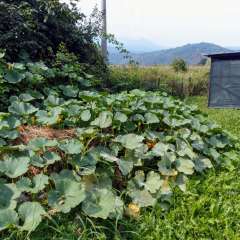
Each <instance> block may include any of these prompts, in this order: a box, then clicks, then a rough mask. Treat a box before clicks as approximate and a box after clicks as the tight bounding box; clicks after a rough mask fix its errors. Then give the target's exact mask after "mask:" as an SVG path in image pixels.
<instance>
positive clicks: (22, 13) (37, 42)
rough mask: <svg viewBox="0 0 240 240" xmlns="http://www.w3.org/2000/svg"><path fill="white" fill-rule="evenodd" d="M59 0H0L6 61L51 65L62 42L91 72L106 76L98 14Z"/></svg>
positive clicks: (0, 31)
mask: <svg viewBox="0 0 240 240" xmlns="http://www.w3.org/2000/svg"><path fill="white" fill-rule="evenodd" d="M70 2H71V6H69V5H68V4H66V3H61V2H59V1H58V0H51V1H46V0H2V1H0V22H1V27H0V49H5V50H6V55H5V57H6V59H7V61H9V62H17V61H21V62H23V61H24V62H29V61H33V62H36V61H37V62H38V61H40V60H41V61H43V62H44V63H45V64H46V65H47V66H51V64H52V62H53V61H54V59H55V57H56V53H57V51H58V50H59V46H60V45H61V44H63V45H64V46H65V47H66V49H67V51H68V52H70V53H71V54H74V55H75V57H76V60H77V61H78V62H79V63H81V64H84V65H85V67H88V69H89V70H88V71H89V72H91V73H94V75H97V76H102V77H106V71H107V67H106V65H105V63H104V61H103V58H102V56H101V54H100V51H99V49H98V41H97V40H98V39H99V36H100V35H101V31H102V30H101V23H102V21H101V14H100V13H99V12H98V11H95V12H94V14H92V15H91V19H87V18H86V16H85V15H84V14H83V13H82V12H81V11H80V9H78V8H77V5H76V3H77V1H75V0H71V1H70Z"/></svg>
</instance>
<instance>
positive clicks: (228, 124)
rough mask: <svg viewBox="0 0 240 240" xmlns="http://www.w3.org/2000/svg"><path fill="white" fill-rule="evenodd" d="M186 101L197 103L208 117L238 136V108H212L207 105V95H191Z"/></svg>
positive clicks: (239, 120)
mask: <svg viewBox="0 0 240 240" xmlns="http://www.w3.org/2000/svg"><path fill="white" fill-rule="evenodd" d="M187 102H189V103H191V104H194V105H197V106H198V107H199V108H200V109H201V110H202V111H203V112H204V113H206V114H208V116H209V119H211V120H213V121H215V122H217V123H218V124H220V125H221V126H222V127H223V128H224V129H226V130H228V131H229V132H231V133H232V134H234V135H236V136H237V137H239V138H240V110H237V109H213V108H208V107H207V97H191V98H188V99H187Z"/></svg>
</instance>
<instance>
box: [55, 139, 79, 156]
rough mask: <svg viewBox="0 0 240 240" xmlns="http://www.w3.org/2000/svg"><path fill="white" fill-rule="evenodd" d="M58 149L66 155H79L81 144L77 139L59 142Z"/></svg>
mask: <svg viewBox="0 0 240 240" xmlns="http://www.w3.org/2000/svg"><path fill="white" fill-rule="evenodd" d="M59 148H60V149H61V150H62V151H64V152H65V153H67V154H79V153H81V152H82V149H83V144H82V143H81V142H80V141H79V140H77V139H70V140H64V141H62V142H60V144H59Z"/></svg>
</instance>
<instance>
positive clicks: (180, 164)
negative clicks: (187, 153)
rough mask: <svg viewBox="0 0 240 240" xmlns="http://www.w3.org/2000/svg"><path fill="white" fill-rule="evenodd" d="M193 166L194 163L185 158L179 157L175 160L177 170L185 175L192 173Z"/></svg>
mask: <svg viewBox="0 0 240 240" xmlns="http://www.w3.org/2000/svg"><path fill="white" fill-rule="evenodd" d="M194 166H195V165H194V163H193V162H192V161H191V160H189V159H186V158H179V159H177V161H176V167H177V170H178V171H179V172H182V173H185V174H186V175H192V174H193V173H194Z"/></svg>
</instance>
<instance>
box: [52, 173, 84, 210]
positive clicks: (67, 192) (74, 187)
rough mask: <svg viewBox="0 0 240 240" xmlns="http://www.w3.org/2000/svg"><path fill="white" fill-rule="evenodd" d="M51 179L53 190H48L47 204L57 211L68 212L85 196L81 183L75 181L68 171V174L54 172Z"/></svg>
mask: <svg viewBox="0 0 240 240" xmlns="http://www.w3.org/2000/svg"><path fill="white" fill-rule="evenodd" d="M52 179H53V181H54V183H55V190H52V191H50V192H49V194H48V204H49V206H51V207H52V208H54V209H56V210H57V211H60V212H63V213H68V212H70V210H71V209H72V208H75V207H77V206H78V205H79V204H80V203H81V202H82V201H83V200H84V199H85V198H86V193H85V189H84V186H83V184H81V182H79V181H77V180H76V179H75V178H74V176H73V175H72V173H71V172H70V171H69V173H68V174H66V172H65V173H64V172H61V173H60V174H59V175H57V174H54V175H53V176H52Z"/></svg>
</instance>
